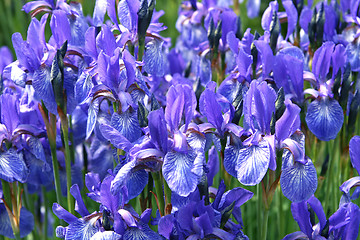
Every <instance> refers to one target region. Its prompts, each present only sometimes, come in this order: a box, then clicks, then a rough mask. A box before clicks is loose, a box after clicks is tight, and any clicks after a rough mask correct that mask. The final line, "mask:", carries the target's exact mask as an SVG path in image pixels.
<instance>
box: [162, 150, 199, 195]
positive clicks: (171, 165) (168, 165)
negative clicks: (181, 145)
mask: <svg viewBox="0 0 360 240" xmlns="http://www.w3.org/2000/svg"><path fill="white" fill-rule="evenodd" d="M198 158H204V155H203V154H200V153H196V152H194V151H192V150H190V151H188V153H179V152H174V151H172V152H168V153H167V154H166V155H165V158H164V164H163V167H162V170H163V175H164V178H165V180H166V182H167V183H168V185H169V187H170V189H171V190H172V191H174V192H176V193H177V194H178V195H180V196H182V197H186V196H188V195H189V194H190V193H191V192H193V191H194V190H195V189H196V186H197V184H198V183H199V179H200V177H201V174H200V172H201V171H198V170H196V169H199V168H202V167H203V161H204V159H200V160H198ZM194 169H195V170H196V171H193V170H194Z"/></svg>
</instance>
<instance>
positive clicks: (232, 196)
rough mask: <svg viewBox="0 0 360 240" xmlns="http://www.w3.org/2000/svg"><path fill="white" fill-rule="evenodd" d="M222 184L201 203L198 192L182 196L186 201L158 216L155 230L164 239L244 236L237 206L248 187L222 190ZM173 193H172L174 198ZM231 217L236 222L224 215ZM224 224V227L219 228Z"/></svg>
mask: <svg viewBox="0 0 360 240" xmlns="http://www.w3.org/2000/svg"><path fill="white" fill-rule="evenodd" d="M225 188H226V186H225V184H224V183H223V182H221V183H220V186H219V189H218V191H217V194H216V197H215V200H214V202H213V203H212V204H211V205H205V204H204V200H200V199H199V195H194V196H192V195H191V196H189V197H188V198H184V199H183V201H186V203H185V204H183V205H182V206H181V207H179V209H178V210H177V211H175V212H173V213H172V214H171V215H166V216H164V217H162V218H161V219H160V220H159V223H158V226H159V227H158V229H159V233H160V234H161V235H162V236H164V237H165V238H166V239H172V238H194V239H195V238H196V239H199V238H201V239H202V238H206V236H216V237H218V238H221V239H233V238H235V237H243V238H242V239H247V237H246V236H245V235H244V234H243V232H242V231H241V230H242V228H243V224H242V218H241V210H240V206H241V205H243V204H244V203H245V202H246V201H248V200H249V199H250V198H251V197H252V196H253V193H251V192H250V191H248V190H245V189H243V188H240V187H239V188H234V189H232V190H230V191H227V192H225ZM176 198H177V197H174V200H172V202H173V201H175V199H176ZM231 214H232V216H233V217H234V219H236V221H237V222H238V224H235V223H234V222H233V220H232V219H229V217H225V215H227V216H230V215H231ZM224 226H225V228H226V229H227V230H226V231H225V230H223V229H222V228H223V227H224Z"/></svg>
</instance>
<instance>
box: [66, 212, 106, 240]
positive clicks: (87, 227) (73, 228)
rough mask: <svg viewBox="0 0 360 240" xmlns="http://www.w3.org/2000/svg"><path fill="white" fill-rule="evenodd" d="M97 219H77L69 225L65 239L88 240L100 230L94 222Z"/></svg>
mask: <svg viewBox="0 0 360 240" xmlns="http://www.w3.org/2000/svg"><path fill="white" fill-rule="evenodd" d="M96 220H97V217H91V216H90V217H89V218H87V217H85V218H84V219H83V218H80V219H77V220H76V221H75V222H73V223H71V224H70V225H69V226H68V228H67V230H66V235H65V239H66V240H90V239H91V237H92V236H93V235H94V234H95V233H96V232H98V231H99V230H100V229H99V227H98V225H97V224H95V221H96Z"/></svg>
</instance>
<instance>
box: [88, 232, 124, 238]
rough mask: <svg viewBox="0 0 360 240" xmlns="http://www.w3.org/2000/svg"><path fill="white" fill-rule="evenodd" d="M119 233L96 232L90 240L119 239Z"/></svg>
mask: <svg viewBox="0 0 360 240" xmlns="http://www.w3.org/2000/svg"><path fill="white" fill-rule="evenodd" d="M120 239H121V235H119V234H117V233H116V232H112V231H105V232H97V233H95V235H93V236H92V237H91V238H90V240H120Z"/></svg>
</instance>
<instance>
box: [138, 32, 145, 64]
mask: <svg viewBox="0 0 360 240" xmlns="http://www.w3.org/2000/svg"><path fill="white" fill-rule="evenodd" d="M144 50H145V38H139V49H138V61H142V58H143V55H144Z"/></svg>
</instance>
